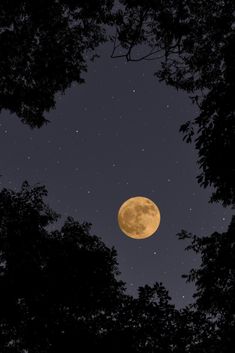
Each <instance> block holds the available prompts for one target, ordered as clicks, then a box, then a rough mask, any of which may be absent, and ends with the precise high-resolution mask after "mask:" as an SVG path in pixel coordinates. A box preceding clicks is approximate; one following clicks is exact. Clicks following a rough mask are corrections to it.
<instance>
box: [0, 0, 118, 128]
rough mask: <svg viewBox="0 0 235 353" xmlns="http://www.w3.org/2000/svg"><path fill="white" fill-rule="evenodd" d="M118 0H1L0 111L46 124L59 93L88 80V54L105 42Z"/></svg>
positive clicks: (89, 56)
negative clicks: (114, 2)
mask: <svg viewBox="0 0 235 353" xmlns="http://www.w3.org/2000/svg"><path fill="white" fill-rule="evenodd" d="M112 5H113V0H103V1H101V0H95V1H79V0H77V1H76V0H60V1H57V0H41V1H30V0H17V1H16V0H2V1H1V3H0V47H1V55H0V77H1V80H0V109H3V108H4V109H9V110H10V111H11V112H12V113H16V114H17V115H18V116H19V117H20V118H21V120H22V121H23V122H24V123H26V124H28V125H30V126H31V127H40V126H42V125H43V124H45V123H46V122H47V120H46V118H45V116H44V112H46V111H49V110H50V109H51V108H53V107H54V106H55V94H56V93H57V92H61V91H62V92H64V91H65V89H66V88H68V87H69V86H70V85H71V83H72V82H73V81H74V82H77V83H79V84H80V83H82V82H84V80H83V78H82V73H83V72H85V71H86V69H87V61H88V58H91V57H92V54H91V53H92V51H93V50H94V48H96V47H97V46H98V45H99V44H100V43H102V42H104V41H105V38H106V35H105V31H104V28H103V27H104V25H105V24H106V23H109V21H110V18H109V17H110V9H111V8H112Z"/></svg>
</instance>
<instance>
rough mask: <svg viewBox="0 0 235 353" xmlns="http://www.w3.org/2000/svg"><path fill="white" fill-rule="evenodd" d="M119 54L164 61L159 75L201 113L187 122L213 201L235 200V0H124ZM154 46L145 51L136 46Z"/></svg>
mask: <svg viewBox="0 0 235 353" xmlns="http://www.w3.org/2000/svg"><path fill="white" fill-rule="evenodd" d="M121 3H122V4H123V8H122V9H121V10H119V14H118V21H119V22H118V25H117V32H116V36H115V38H114V48H113V53H112V56H113V57H125V58H126V59H127V60H128V61H139V60H156V59H159V60H160V61H161V68H160V69H159V70H158V71H157V72H156V76H157V77H158V78H159V79H160V80H161V81H165V82H166V83H167V84H169V85H171V86H173V87H176V88H177V89H182V90H185V91H186V92H188V93H189V94H190V95H191V98H192V100H193V102H194V103H196V104H197V106H198V108H199V115H198V116H197V117H196V118H195V119H194V120H193V119H192V118H191V117H190V119H189V120H188V121H187V122H186V123H185V124H183V125H182V126H181V128H180V131H182V132H183V133H184V139H185V140H186V141H187V142H192V141H193V140H194V142H195V147H196V149H197V150H198V163H199V166H200V168H201V174H200V175H199V176H198V182H199V184H200V185H201V186H203V187H207V186H213V187H214V188H215V191H214V192H213V194H212V197H211V201H222V203H223V205H224V206H227V205H235V187H234V186H235V184H234V180H235V164H234V158H233V155H234V152H233V151H234V150H235V124H234V121H235V119H234V112H235V103H234V99H233V96H234V90H235V56H234V52H235V50H234V48H235V31H234V29H235V17H234V16H235V3H234V1H232V0H226V1H223V0H219V1H214V0H208V1H207V0H199V1H195V0H189V1H186V0H184V1H182V0H179V1H177V0H176V1H175V0H166V1H152V0H148V1H144V2H142V1H138V0H122V1H121ZM141 44H144V45H145V47H146V46H147V47H148V48H149V49H148V50H147V52H146V53H144V54H143V53H142V50H139V51H140V52H141V53H142V54H141V55H140V56H137V55H136V50H135V49H136V47H137V46H139V45H141Z"/></svg>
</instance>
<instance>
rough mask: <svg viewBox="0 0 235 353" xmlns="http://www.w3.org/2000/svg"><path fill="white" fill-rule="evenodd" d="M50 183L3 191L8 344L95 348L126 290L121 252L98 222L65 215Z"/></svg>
mask: <svg viewBox="0 0 235 353" xmlns="http://www.w3.org/2000/svg"><path fill="white" fill-rule="evenodd" d="M46 194H47V193H46V189H45V188H44V187H42V186H35V187H33V188H31V187H30V186H29V185H28V184H27V183H26V182H25V183H24V184H23V186H22V189H21V191H20V192H14V191H11V190H7V189H3V190H2V191H1V193H0V288H1V291H0V342H1V343H0V350H1V351H2V352H16V353H18V352H20V353H21V352H23V351H24V350H25V351H29V352H35V353H36V352H37V353H38V352H50V353H51V352H53V353H54V352H65V351H68V352H75V351H76V352H77V351H80V352H90V351H92V350H93V349H94V347H95V346H96V344H98V342H99V341H100V340H101V338H100V336H101V335H102V334H103V332H105V331H106V330H107V327H109V326H111V323H112V312H115V310H117V308H118V306H119V302H120V300H121V298H122V295H123V289H124V287H123V282H121V281H118V280H117V279H116V276H117V275H118V270H117V262H116V252H115V250H114V249H108V248H107V247H106V246H105V245H104V243H103V242H102V241H101V240H100V239H99V238H98V237H96V236H91V235H90V234H89V229H90V224H89V223H83V224H80V223H78V222H75V221H74V220H73V219H72V218H69V219H67V221H66V222H65V224H64V226H63V227H62V228H61V230H60V231H58V230H57V231H51V232H49V231H48V230H47V227H48V225H50V224H52V223H53V222H55V221H56V219H57V217H58V216H57V215H56V214H55V213H54V212H53V211H52V210H51V209H50V208H49V207H48V206H47V205H46V204H45V202H44V200H43V198H44V197H45V196H46Z"/></svg>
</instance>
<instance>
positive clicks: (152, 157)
mask: <svg viewBox="0 0 235 353" xmlns="http://www.w3.org/2000/svg"><path fill="white" fill-rule="evenodd" d="M100 53H101V58H100V59H97V60H96V61H95V62H94V63H90V64H89V67H88V72H87V74H84V75H83V76H84V78H85V80H86V83H85V84H83V85H80V86H78V85H76V84H74V85H73V86H72V87H71V89H68V90H67V91H66V92H65V94H64V95H63V96H61V95H60V94H58V95H57V104H56V109H55V110H53V111H51V112H50V113H49V114H47V115H46V117H47V118H48V119H49V120H50V121H51V123H50V124H48V125H47V126H44V127H43V128H41V129H39V130H36V129H35V130H31V129H30V128H29V127H28V126H27V125H23V124H22V123H21V122H20V120H19V119H18V118H17V117H16V116H15V115H9V113H8V112H7V111H4V112H2V114H1V115H0V134H1V148H0V160H1V167H0V173H1V174H2V177H1V178H0V183H1V186H2V187H7V188H11V189H16V190H19V188H20V186H21V184H22V182H23V181H24V180H28V181H29V182H30V184H35V183H41V184H44V185H46V187H47V189H48V192H49V195H48V203H49V204H50V206H51V207H52V208H53V209H54V210H56V211H57V212H58V213H60V214H61V215H62V220H61V221H60V222H58V225H60V224H61V222H62V221H63V220H64V219H65V218H66V217H67V216H73V217H74V218H75V219H77V220H79V221H80V222H83V221H88V222H91V223H92V229H91V234H96V235H98V236H100V237H101V238H102V240H103V241H104V242H105V244H106V245H108V246H112V245H113V246H115V248H116V250H117V252H118V262H119V269H120V271H121V279H123V280H124V281H125V282H126V288H127V292H128V293H130V294H133V295H136V293H137V289H138V286H140V285H144V284H152V283H153V282H155V281H159V282H160V281H161V282H163V284H164V285H165V286H166V288H167V289H168V290H169V292H170V295H171V297H172V299H173V302H174V303H175V304H176V305H177V307H182V306H184V305H185V304H188V303H190V302H191V301H192V293H193V287H192V286H191V285H189V284H185V280H184V279H182V278H181V275H182V274H183V273H187V272H188V270H189V269H190V268H192V267H194V266H196V265H197V264H199V259H198V258H197V257H195V255H194V254H193V253H189V252H185V251H184V247H185V246H186V245H187V243H184V242H183V241H179V240H178V239H177V237H176V234H177V233H178V232H180V230H181V229H186V230H188V231H190V232H192V233H194V234H197V235H200V236H202V235H209V234H211V233H213V232H214V231H218V232H223V231H226V230H227V226H228V224H229V223H230V219H231V215H232V211H231V210H229V209H224V208H223V207H222V206H220V205H218V204H209V203H208V200H209V196H210V194H211V190H209V189H206V190H204V189H202V188H200V187H199V185H198V184H197V181H196V176H197V175H198V174H199V169H198V166H197V164H196V157H197V156H196V152H195V150H194V148H193V145H189V144H186V143H185V142H183V141H182V135H181V134H180V133H179V127H180V125H181V124H182V123H184V122H185V121H186V120H188V119H191V118H193V117H195V116H196V114H197V110H196V107H195V106H193V105H192V103H191V101H190V99H189V98H188V96H187V94H184V93H182V92H177V91H176V90H175V89H173V88H171V87H167V86H166V85H165V84H164V83H159V82H158V81H157V79H156V78H155V77H154V76H153V73H154V71H156V68H157V65H159V63H158V62H154V61H152V62H149V61H148V62H138V63H125V61H124V60H121V59H118V60H117V59H111V58H110V53H111V47H110V45H106V46H103V47H102V48H100ZM133 196H145V197H148V198H150V199H152V200H153V201H154V202H155V203H156V204H157V205H158V207H159V208H160V211H161V224H160V227H159V229H158V231H157V233H155V235H153V236H152V237H150V238H148V239H145V240H134V239H130V238H128V237H126V236H125V235H124V234H123V233H122V232H121V231H120V229H119V227H118V223H117V212H118V209H119V207H120V205H121V204H122V203H123V202H124V201H125V200H126V199H128V198H130V197H133Z"/></svg>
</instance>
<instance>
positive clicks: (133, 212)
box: [118, 196, 161, 239]
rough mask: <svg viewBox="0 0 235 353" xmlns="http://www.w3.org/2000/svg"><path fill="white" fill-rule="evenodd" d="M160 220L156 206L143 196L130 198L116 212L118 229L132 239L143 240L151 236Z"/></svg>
mask: <svg viewBox="0 0 235 353" xmlns="http://www.w3.org/2000/svg"><path fill="white" fill-rule="evenodd" d="M160 218H161V216H160V211H159V208H158V207H157V205H156V204H155V203H154V202H153V201H152V200H150V199H148V198H147V197H143V196H136V197H131V198H130V199H128V200H127V201H125V202H124V203H123V204H122V205H121V207H120V209H119V211H118V224H119V227H120V229H121V230H122V232H123V233H124V234H126V235H127V236H128V237H130V238H134V239H145V238H148V237H150V236H151V235H153V234H154V233H155V232H156V231H157V229H158V227H159V224H160Z"/></svg>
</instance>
